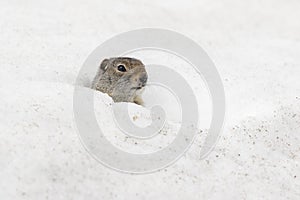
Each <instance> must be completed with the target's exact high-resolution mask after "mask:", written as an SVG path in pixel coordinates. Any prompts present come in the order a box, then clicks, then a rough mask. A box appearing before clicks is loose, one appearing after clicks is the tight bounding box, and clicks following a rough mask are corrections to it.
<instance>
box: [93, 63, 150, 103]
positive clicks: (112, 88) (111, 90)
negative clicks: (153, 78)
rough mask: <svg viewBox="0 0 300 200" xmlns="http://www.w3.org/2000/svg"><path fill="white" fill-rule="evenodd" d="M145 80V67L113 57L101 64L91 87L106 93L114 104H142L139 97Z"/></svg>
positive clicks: (146, 76) (146, 77) (141, 64)
mask: <svg viewBox="0 0 300 200" xmlns="http://www.w3.org/2000/svg"><path fill="white" fill-rule="evenodd" d="M147 79H148V75H147V72H146V69H145V66H144V64H143V63H142V62H141V61H140V60H138V59H135V58H129V57H115V58H109V59H104V60H103V61H102V62H101V64H100V66H99V69H98V72H97V74H96V76H95V78H94V81H93V84H92V87H93V88H94V89H96V90H99V91H101V92H103V93H107V94H108V95H109V96H111V97H112V99H113V100H114V101H115V102H133V103H137V104H142V101H141V98H140V96H139V95H140V94H141V93H142V91H143V88H144V87H145V85H146V83H147Z"/></svg>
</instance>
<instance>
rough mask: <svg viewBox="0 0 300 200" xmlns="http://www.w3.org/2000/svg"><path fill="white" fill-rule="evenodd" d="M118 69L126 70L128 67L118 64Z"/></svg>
mask: <svg viewBox="0 0 300 200" xmlns="http://www.w3.org/2000/svg"><path fill="white" fill-rule="evenodd" d="M118 70H119V71H120V72H126V68H125V66H124V65H118Z"/></svg>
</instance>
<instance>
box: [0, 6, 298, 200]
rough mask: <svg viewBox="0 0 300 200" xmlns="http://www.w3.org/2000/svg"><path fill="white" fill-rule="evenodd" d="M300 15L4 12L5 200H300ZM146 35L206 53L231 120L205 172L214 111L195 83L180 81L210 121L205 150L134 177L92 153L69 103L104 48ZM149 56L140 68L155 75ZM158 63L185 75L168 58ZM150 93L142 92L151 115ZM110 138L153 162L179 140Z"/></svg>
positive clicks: (277, 10)
mask: <svg viewBox="0 0 300 200" xmlns="http://www.w3.org/2000/svg"><path fill="white" fill-rule="evenodd" d="M299 9H300V1H297V0H290V1H283V0H272V1H271V0H263V1H261V0H253V1H250V0H249V1H237V0H226V1H222V0H216V1H209V0H199V1H191V0H187V1H179V0H172V1H171V0H165V1H159V0H152V1H138V0H122V1H121V0H115V1H104V0H97V1H96V0H90V1H83V0H72V1H71V0H66V1H58V0H53V1H43V0H42V1H38V0H28V1H21V0H10V1H4V0H3V1H0V27H1V28H0V64H1V67H0V81H1V84H0V96H1V98H0V199H1V200H2V199H3V200H18V199H22V200H23V199H30V200H40V199H55V200H60V199H61V200H67V199H76V200H77V199H90V200H93V199H95V200H96V199H157V200H158V199H191V200H192V199H214V200H216V199H295V200H296V199H300V167H299V165H300V82H299V77H300V56H299V53H300V22H299V19H300V12H299ZM142 27H156V28H165V29H170V30H174V31H177V32H180V33H182V34H184V35H186V36H187V37H189V38H191V39H193V40H194V41H196V42H197V43H198V44H200V45H201V46H202V47H203V48H204V49H205V50H206V52H207V53H208V54H209V56H210V57H211V59H212V60H213V61H214V63H215V64H216V67H217V69H218V71H219V73H220V76H221V78H222V81H223V84H224V87H225V93H226V104H227V106H226V110H227V113H226V120H225V125H224V130H223V132H222V134H221V136H220V139H219V141H218V143H217V145H216V147H215V149H214V150H213V151H212V152H211V153H210V155H209V156H208V157H206V158H205V159H204V160H200V159H199V152H200V149H201V143H202V142H203V140H204V138H205V134H206V133H207V127H208V125H209V118H210V106H211V105H210V103H209V98H208V95H207V91H206V89H205V87H204V84H203V82H202V81H201V80H200V79H199V77H197V76H194V75H193V73H192V70H191V69H187V70H184V69H185V68H184V69H181V71H180V72H181V73H182V75H183V76H184V77H187V78H188V80H190V82H191V84H192V85H193V86H192V87H193V89H194V90H195V91H196V93H197V98H198V99H199V102H201V103H199V112H200V113H202V114H204V115H205V116H206V117H204V120H203V121H201V123H200V127H199V133H198V135H197V139H196V141H195V142H194V144H193V145H192V146H191V148H190V149H189V150H188V151H187V153H186V154H185V155H184V156H183V157H182V158H180V159H179V160H178V161H177V162H176V163H175V164H173V165H171V166H169V167H167V168H165V169H163V170H160V171H158V172H155V173H149V174H144V175H133V174H126V173H120V172H117V171H114V170H112V169H110V168H107V167H105V166H103V165H102V164H100V163H99V162H98V161H97V160H95V159H94V158H93V157H92V156H91V155H90V154H89V153H88V152H87V151H86V150H85V148H84V147H83V145H82V144H81V141H80V139H79V137H78V133H77V128H76V124H75V122H74V118H73V91H74V83H75V80H76V76H77V74H78V72H79V70H80V68H81V66H82V64H83V62H84V61H85V59H86V58H87V57H88V55H89V54H90V53H91V52H92V51H93V50H94V49H95V48H96V47H97V46H98V45H100V44H101V43H102V42H104V41H105V40H107V39H109V38H110V37H112V36H114V35H116V34H119V33H122V32H125V31H129V30H133V29H137V28H142ZM143 55H148V56H145V58H143ZM150 55H151V53H150V54H142V53H140V54H136V55H134V56H135V57H137V58H141V59H142V60H143V62H145V63H147V62H150V60H151V59H154V60H155V57H151V56H150ZM161 57H164V56H161ZM147 59H150V60H147ZM162 62H166V64H171V62H174V67H176V66H182V65H181V64H180V63H179V61H174V59H172V58H171V57H165V60H164V61H162ZM159 64H161V63H159ZM153 91H155V89H153V88H152V89H151V88H150V87H149V88H148V89H146V91H145V95H146V96H145V98H146V100H147V98H148V102H150V103H151V93H153ZM97 95H101V94H98V93H95V99H96V100H95V113H96V115H97V113H100V114H101V111H102V110H101V107H100V106H99V107H98V106H96V103H97ZM149 97H150V99H149ZM106 98H107V101H108V102H109V101H111V100H110V98H109V97H106ZM152 100H153V99H152ZM167 105H170V104H167ZM167 105H166V106H167ZM171 105H173V104H171ZM132 106H133V107H134V109H136V108H137V107H138V106H135V105H132ZM171 108H172V107H171ZM138 109H141V108H140V107H138ZM168 109H170V108H168ZM134 111H135V110H133V112H134ZM172 111H173V112H174V110H172V109H171V110H170V113H171V114H170V115H171V116H173V115H172ZM143 112H145V115H144V116H146V114H147V110H145V111H143ZM174 113H178V112H177V111H176V112H174ZM145 118H147V116H146V117H145ZM97 119H98V120H99V119H101V118H97ZM172 120H175V125H174V127H175V126H176V120H178V119H177V118H176V119H172ZM99 123H101V122H100V120H99ZM145 123H147V121H146V122H145ZM107 129H108V128H107ZM106 134H107V137H108V138H109V140H110V141H111V142H112V143H113V144H115V145H116V146H118V147H119V148H124V150H127V151H129V152H131V151H132V152H145V151H146V152H151V151H154V150H156V149H157V148H158V147H159V146H161V145H162V146H165V145H167V144H168V142H170V141H171V140H172V139H173V138H174V134H170V135H168V134H167V135H163V136H161V138H160V139H158V140H155V139H154V140H153V141H152V142H149V143H147V142H146V141H142V142H137V141H135V140H133V139H124V136H122V135H120V134H119V135H118V134H117V133H116V134H115V135H113V134H110V132H106ZM120 143H122V144H120Z"/></svg>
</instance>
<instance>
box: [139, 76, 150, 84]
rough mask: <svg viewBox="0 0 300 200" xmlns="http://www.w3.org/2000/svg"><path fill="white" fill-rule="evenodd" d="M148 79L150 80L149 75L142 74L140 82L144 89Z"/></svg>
mask: <svg viewBox="0 0 300 200" xmlns="http://www.w3.org/2000/svg"><path fill="white" fill-rule="evenodd" d="M147 79H148V76H147V73H142V74H141V76H140V78H139V80H140V83H141V84H142V86H143V87H144V86H145V85H146V83H147Z"/></svg>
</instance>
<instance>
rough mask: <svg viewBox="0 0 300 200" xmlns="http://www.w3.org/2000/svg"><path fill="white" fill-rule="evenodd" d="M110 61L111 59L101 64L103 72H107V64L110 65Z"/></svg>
mask: <svg viewBox="0 0 300 200" xmlns="http://www.w3.org/2000/svg"><path fill="white" fill-rule="evenodd" d="M108 61H109V59H107V58H106V59H104V60H103V61H102V62H101V64H100V69H101V70H103V71H106V70H107V64H108Z"/></svg>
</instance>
